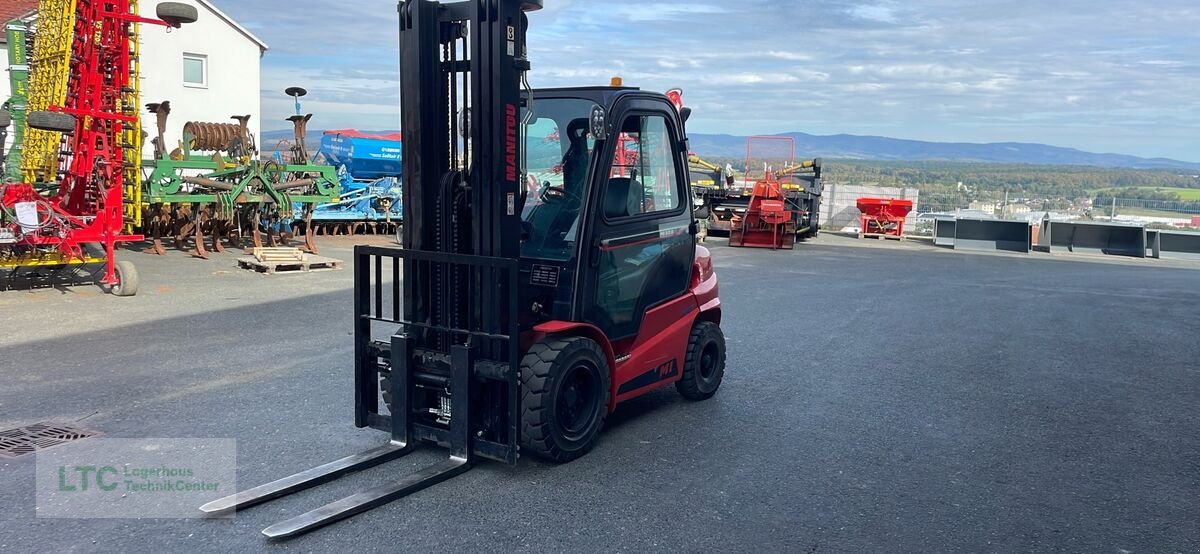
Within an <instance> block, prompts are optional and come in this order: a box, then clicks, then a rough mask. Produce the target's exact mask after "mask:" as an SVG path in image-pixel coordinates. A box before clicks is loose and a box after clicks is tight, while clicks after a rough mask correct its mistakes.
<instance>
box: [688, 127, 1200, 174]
mask: <svg viewBox="0 0 1200 554" xmlns="http://www.w3.org/2000/svg"><path fill="white" fill-rule="evenodd" d="M778 136H785V137H791V138H793V139H795V141H796V157H797V158H815V157H821V158H841V159H858V160H880V161H946V162H985V163H1005V164H1032V165H1084V166H1093V167H1113V168H1116V167H1120V168H1129V169H1175V170H1185V171H1200V163H1196V162H1183V161H1179V160H1170V159H1166V158H1139V157H1137V156H1128V155H1124V154H1096V153H1092V152H1084V151H1082V150H1076V149H1074V148H1062V147H1058V146H1048V145H1045V144H1030V143H1020V142H996V143H989V144H976V143H965V142H925V141H919V140H904V139H894V138H888V137H873V136H858V135H828V136H818V135H810V134H807V133H785V134H782V135H778ZM689 138H690V139H691V146H692V151H693V152H696V153H698V154H700V155H701V156H705V155H707V156H713V157H724V158H735V159H740V158H744V157H745V156H746V137H741V136H734V135H705V134H698V133H693V134H690V135H689Z"/></svg>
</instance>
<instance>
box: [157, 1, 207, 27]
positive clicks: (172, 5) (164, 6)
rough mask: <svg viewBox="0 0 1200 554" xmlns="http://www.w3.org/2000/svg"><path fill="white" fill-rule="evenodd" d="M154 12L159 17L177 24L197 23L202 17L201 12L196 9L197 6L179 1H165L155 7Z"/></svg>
mask: <svg viewBox="0 0 1200 554" xmlns="http://www.w3.org/2000/svg"><path fill="white" fill-rule="evenodd" d="M154 13H155V14H157V15H158V18H159V19H161V20H163V21H166V22H167V23H170V24H171V25H175V26H179V25H186V24H188V23H195V22H196V20H197V19H199V18H200V12H198V11H196V7H195V6H189V5H187V4H181V3H179V2H163V3H161V4H159V5H158V6H157V7H156V8H155V10H154Z"/></svg>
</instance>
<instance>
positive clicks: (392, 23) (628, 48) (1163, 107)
mask: <svg viewBox="0 0 1200 554" xmlns="http://www.w3.org/2000/svg"><path fill="white" fill-rule="evenodd" d="M214 1H215V2H216V4H218V5H219V6H220V7H221V9H222V10H224V11H226V12H227V13H229V14H230V15H232V16H233V17H234V18H236V19H237V20H238V21H239V22H241V23H242V24H244V25H246V26H247V27H249V28H251V29H253V30H254V32H255V33H256V34H258V35H259V36H260V37H262V38H263V39H264V40H265V41H266V42H267V43H268V44H270V45H271V51H270V52H268V53H267V55H266V56H265V58H264V59H263V91H264V92H263V95H264V104H263V105H264V111H265V112H269V113H264V114H263V119H264V121H269V122H273V124H276V125H280V126H282V125H285V123H282V119H283V117H285V116H286V115H288V114H289V113H290V110H291V107H290V101H289V100H288V99H287V98H285V97H283V95H282V92H281V91H282V90H283V89H284V88H286V87H288V86H293V85H301V86H305V87H306V88H308V89H309V91H310V95H309V97H308V98H307V99H306V102H305V106H306V107H307V108H308V109H310V110H311V111H314V112H317V110H318V109H319V110H320V112H319V113H317V116H316V120H317V121H320V122H321V126H322V127H325V126H328V127H346V126H352V125H357V126H364V127H365V126H368V125H373V124H375V123H376V122H387V123H386V125H384V124H383V123H379V125H381V126H383V127H386V128H392V127H394V126H395V121H396V120H397V119H398V113H399V107H398V103H399V92H398V90H397V89H398V81H397V73H398V69H397V68H398V66H399V54H398V45H397V38H396V35H397V31H396V28H397V22H396V20H395V19H396V15H395V3H394V2H392V1H390V0H388V1H379V2H376V1H372V2H343V3H341V4H338V6H337V8H336V9H330V8H329V4H328V2H324V1H322V2H317V1H316V0H256V1H254V2H235V1H233V0H214ZM546 4H547V6H546V8H545V9H543V10H541V11H540V12H537V13H534V14H531V15H530V22H531V23H530V24H531V31H530V32H531V35H530V49H531V57H532V63H533V72H532V73H531V74H530V80H531V81H532V82H533V84H534V85H535V86H566V85H603V84H606V83H608V81H609V78H610V77H612V76H614V75H620V76H622V77H624V79H625V82H626V83H628V84H632V85H636V86H641V87H643V88H646V89H650V90H666V89H668V88H672V87H683V88H684V89H685V90H686V92H687V94H686V98H687V99H688V102H689V104H691V105H692V106H693V108H695V112H694V115H693V116H692V119H691V121H690V126H691V128H692V130H694V131H696V132H714V133H732V134H758V133H775V132H786V131H806V132H812V133H817V134H836V133H856V134H872V135H891V136H899V137H906V138H921V139H927V140H944V141H983V142H990V141H1009V140H1011V141H1029V142H1045V143H1050V144H1059V145H1063V146H1071V147H1077V148H1082V149H1086V150H1094V151H1117V152H1127V153H1132V154H1140V155H1147V156H1169V157H1176V158H1182V159H1200V109H1197V108H1198V107H1197V103H1196V100H1195V91H1196V90H1198V89H1200V62H1197V61H1196V55H1195V53H1196V52H1200V35H1198V34H1197V33H1196V31H1195V30H1196V29H1197V28H1200V9H1197V7H1196V4H1195V0H1160V1H1158V2H1153V3H1147V2H1145V1H1144V0H1106V1H1105V2H1095V1H1094V0H1059V1H1058V2H1054V3H1040V4H1038V5H1037V6H1036V8H1034V7H1033V6H1031V5H1030V4H1029V3H1028V2H1020V1H1017V0H974V1H972V2H962V1H960V0H907V1H904V2H900V1H898V0H866V1H851V0H805V1H804V2H797V1H793V0H787V1H784V0H741V1H739V2H736V3H730V2H728V1H727V0H720V1H718V0H691V1H686V2H684V1H678V0H675V1H669V2H668V1H655V0H606V1H596V0H554V1H552V2H547V3H546ZM815 108H819V109H815Z"/></svg>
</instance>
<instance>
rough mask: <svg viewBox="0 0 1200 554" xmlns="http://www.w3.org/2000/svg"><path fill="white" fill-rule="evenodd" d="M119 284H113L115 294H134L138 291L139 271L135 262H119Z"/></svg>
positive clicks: (117, 270)
mask: <svg viewBox="0 0 1200 554" xmlns="http://www.w3.org/2000/svg"><path fill="white" fill-rule="evenodd" d="M115 269H116V273H117V284H115V285H113V286H112V293H113V295H114V296H133V295H135V294H137V291H138V272H137V267H135V266H134V265H133V262H117V264H116V267H115Z"/></svg>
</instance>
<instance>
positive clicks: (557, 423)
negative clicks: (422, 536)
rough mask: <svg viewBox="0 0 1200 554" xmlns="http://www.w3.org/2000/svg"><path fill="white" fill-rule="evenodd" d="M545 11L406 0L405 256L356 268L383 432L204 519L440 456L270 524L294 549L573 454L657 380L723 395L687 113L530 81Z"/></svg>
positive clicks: (524, 2) (358, 410)
mask: <svg viewBox="0 0 1200 554" xmlns="http://www.w3.org/2000/svg"><path fill="white" fill-rule="evenodd" d="M541 7H542V0H466V1H460V2H452V3H442V2H437V1H433V0H406V1H402V2H400V4H399V13H400V54H401V69H400V75H401V95H400V97H401V114H402V132H403V135H404V137H405V138H406V139H407V140H405V141H404V146H403V148H404V161H403V164H404V185H405V186H404V193H403V194H404V222H405V225H404V231H403V241H402V242H403V244H402V247H399V248H395V247H376V246H358V247H357V248H356V249H355V262H356V263H355V271H354V294H355V296H354V314H355V320H354V321H355V330H354V337H355V339H354V340H355V343H354V346H355V354H354V377H355V379H354V383H355V384H354V386H355V418H354V419H355V421H354V423H355V426H356V427H360V428H362V427H371V428H374V429H378V430H381V431H384V432H387V433H389V435H390V440H389V441H388V442H387V443H386V444H384V445H382V446H380V447H378V448H376V449H374V450H370V451H367V452H363V453H360V454H355V455H352V456H349V457H346V458H342V459H340V460H337V461H334V462H331V463H329V464H326V465H323V466H320V467H317V468H314V469H310V470H308V471H305V472H302V473H299V474H297V475H293V476H291V477H287V478H285V479H281V480H279V481H275V482H273V483H269V484H266V485H262V486H260V487H257V488H254V489H250V490H247V491H244V492H241V493H238V494H236V495H233V496H230V497H227V498H224V499H221V500H217V501H214V502H211V503H209V504H207V505H205V506H203V507H202V508H201V509H202V510H203V511H205V512H207V513H209V514H227V513H230V512H232V511H234V510H240V509H243V508H247V507H250V506H253V505H255V504H259V503H262V502H266V501H268V500H272V499H275V498H278V497H281V496H284V495H287V494H290V493H293V492H296V491H299V490H303V489H306V488H309V487H312V486H315V485H318V484H321V483H325V482H328V481H330V480H332V479H335V478H338V477H340V476H342V475H345V474H347V473H350V472H353V471H357V470H361V469H365V468H368V467H372V466H376V465H378V464H381V463H384V462H387V461H390V460H394V459H396V458H399V457H401V456H404V455H406V454H409V453H410V452H413V451H414V449H416V448H418V447H419V446H420V445H430V446H438V447H442V448H445V449H447V450H448V451H449V453H448V454H449V455H448V456H447V458H446V460H445V461H442V462H440V463H437V464H435V465H433V466H430V467H427V468H425V469H422V470H420V471H418V472H416V473H414V474H411V475H407V476H403V477H400V478H399V479H398V480H396V481H395V482H393V483H389V484H385V485H381V486H378V487H376V488H373V489H370V490H367V491H364V492H361V493H358V494H355V495H353V496H350V497H347V498H345V499H342V500H339V501H337V502H334V503H332V504H329V505H326V506H324V507H322V508H318V509H316V510H313V511H311V512H308V513H306V514H302V515H299V516H297V517H295V518H292V519H290V520H288V521H284V522H282V523H278V524H276V525H272V526H270V527H268V528H267V529H265V530H263V533H264V534H265V535H266V536H267V537H269V538H273V539H283V538H287V537H292V536H295V535H299V534H301V533H304V532H307V531H310V530H312V529H315V528H318V527H321V526H323V525H327V524H329V523H332V522H334V521H338V520H340V519H343V518H347V517H350V516H353V515H355V514H358V513H361V512H364V511H367V510H370V509H372V508H374V507H377V506H380V505H382V504H385V503H388V502H391V501H393V500H395V499H398V498H401V497H403V496H406V495H409V494H412V493H414V492H417V491H419V490H422V489H424V488H426V487H429V486H431V485H434V484H437V483H439V482H441V481H444V480H446V479H449V478H451V477H453V476H456V475H459V474H461V473H463V472H465V471H467V470H468V469H470V468H471V467H472V465H474V464H475V463H476V462H478V461H480V460H483V459H488V460H495V461H499V462H503V463H506V464H515V463H517V460H518V458H519V457H520V456H521V455H523V454H532V455H535V456H538V457H541V458H544V459H547V460H550V461H553V462H558V463H564V462H569V461H572V460H575V459H577V458H579V457H580V456H583V455H584V454H586V453H587V452H588V451H589V450H591V449H592V447H593V446H594V445H595V443H596V439H597V435H598V434H599V432H600V430H601V428H602V427H603V425H604V421H605V418H606V416H607V415H608V414H609V413H611V412H612V411H613V410H614V409H615V408H616V407H617V405H618V404H619V403H621V402H623V401H625V400H629V399H631V398H634V397H637V396H640V395H642V394H645V393H647V392H650V391H653V390H655V389H658V388H660V387H664V386H667V385H671V384H674V385H675V387H676V388H677V389H678V390H679V392H680V393H681V394H682V395H683V396H684V397H686V398H689V399H693V400H703V399H707V398H710V397H711V396H713V394H715V393H716V392H717V388H718V387H719V386H720V384H721V380H722V377H723V375H724V369H725V339H724V336H723V334H722V332H721V328H720V323H721V304H720V300H719V299H718V297H717V277H716V275H715V273H714V271H713V265H712V262H711V260H710V258H709V253H708V251H707V250H706V249H704V248H703V247H700V246H697V245H696V243H695V240H694V239H695V235H696V233H697V231H698V227H697V224H696V221H695V218H694V216H693V214H692V203H691V201H690V192H689V178H688V165H687V153H688V147H687V135H686V133H685V131H684V121H685V120H686V119H687V117H686V116H687V114H686V110H684V113H681V111H680V110H678V109H676V107H675V106H673V105H672V103H671V102H670V100H668V98H667V97H666V96H664V95H663V94H659V93H652V92H645V91H641V90H638V89H636V88H630V87H621V86H610V87H584V88H567V89H554V90H529V89H528V88H527V80H526V72H527V71H528V70H529V69H530V64H529V60H528V57H527V50H526V42H525V40H526V31H527V29H528V19H527V17H526V13H527V12H532V11H536V10H538V9H540V8H541ZM618 149H633V150H636V155H633V156H630V155H626V154H628V152H622V153H621V154H620V155H618V152H617V150H618ZM531 184H532V185H533V186H531ZM380 337H387V338H386V339H384V340H379V338H380Z"/></svg>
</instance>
